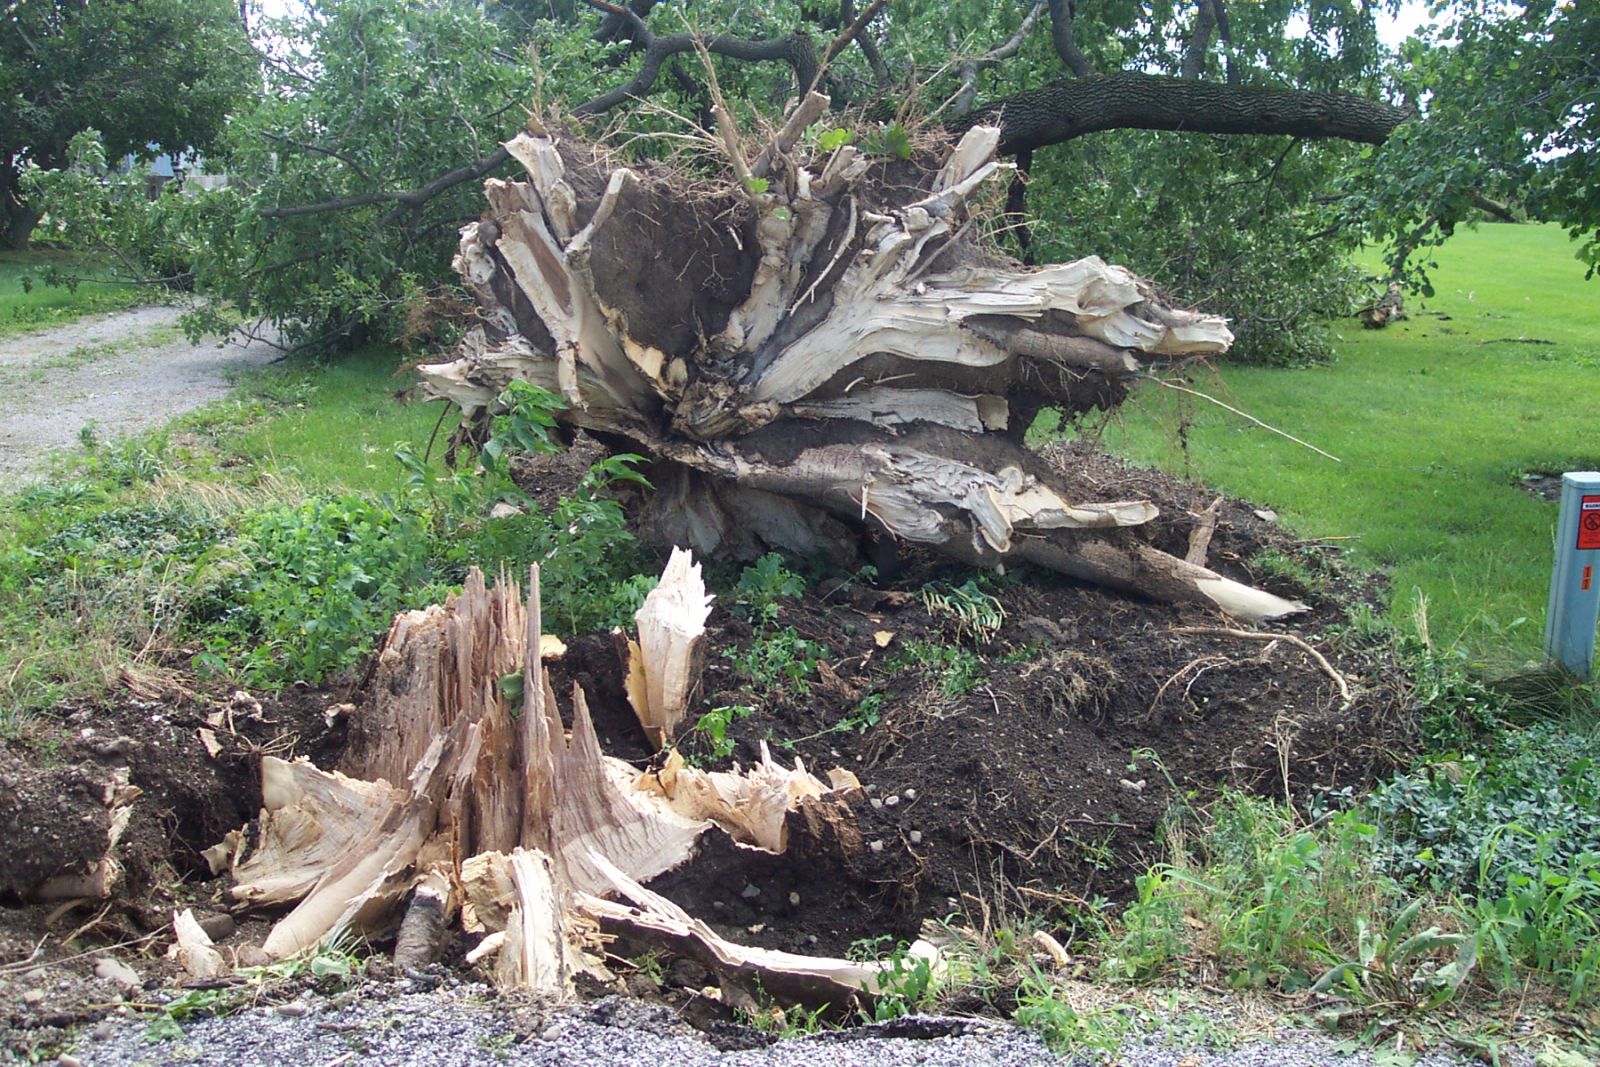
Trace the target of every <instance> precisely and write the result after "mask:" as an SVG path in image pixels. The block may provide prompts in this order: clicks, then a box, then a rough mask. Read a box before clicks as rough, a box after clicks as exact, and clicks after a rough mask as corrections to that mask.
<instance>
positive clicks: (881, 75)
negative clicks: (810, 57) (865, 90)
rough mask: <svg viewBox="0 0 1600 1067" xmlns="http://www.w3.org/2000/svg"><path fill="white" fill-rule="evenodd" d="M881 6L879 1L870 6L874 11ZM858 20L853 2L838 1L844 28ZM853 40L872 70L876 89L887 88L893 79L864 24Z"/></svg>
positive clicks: (848, 0)
mask: <svg viewBox="0 0 1600 1067" xmlns="http://www.w3.org/2000/svg"><path fill="white" fill-rule="evenodd" d="M881 6H882V0H879V3H876V4H873V5H872V9H873V10H874V11H876V10H877V9H878V8H879V7H881ZM858 18H859V16H858V15H857V14H856V5H855V0H839V19H840V21H841V22H843V23H844V24H845V25H846V26H854V25H855V23H856V21H857V20H858ZM855 39H856V44H857V45H859V46H860V48H861V54H862V55H863V56H865V57H866V60H867V66H869V67H871V68H872V77H873V79H874V80H876V81H877V83H878V88H880V89H885V88H888V86H889V83H890V82H891V81H893V78H891V77H890V75H889V64H887V63H885V62H884V61H883V53H882V52H880V51H878V42H877V41H874V40H873V39H872V35H871V34H870V33H867V32H866V24H865V23H863V24H862V26H861V29H860V30H858V31H857V32H856V34H855ZM829 58H832V56H829Z"/></svg>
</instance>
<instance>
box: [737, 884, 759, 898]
mask: <svg viewBox="0 0 1600 1067" xmlns="http://www.w3.org/2000/svg"><path fill="white" fill-rule="evenodd" d="M739 895H740V896H741V897H744V899H746V900H753V899H755V898H756V897H759V896H760V895H761V887H760V886H757V885H755V884H753V883H752V884H748V885H746V886H745V887H744V888H743V889H741V890H740V891H739Z"/></svg>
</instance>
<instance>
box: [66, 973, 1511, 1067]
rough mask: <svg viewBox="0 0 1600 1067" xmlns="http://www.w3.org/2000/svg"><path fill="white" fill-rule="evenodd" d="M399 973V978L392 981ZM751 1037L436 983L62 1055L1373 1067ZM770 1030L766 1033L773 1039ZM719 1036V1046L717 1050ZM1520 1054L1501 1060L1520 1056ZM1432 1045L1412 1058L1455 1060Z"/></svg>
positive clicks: (128, 1063) (940, 1029)
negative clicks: (429, 988)
mask: <svg viewBox="0 0 1600 1067" xmlns="http://www.w3.org/2000/svg"><path fill="white" fill-rule="evenodd" d="M400 984H401V983H396V985H397V986H398V985H400ZM752 1037H757V1038H759V1037H760V1035H758V1034H756V1033H755V1032H754V1031H750V1030H748V1029H746V1028H743V1027H739V1028H734V1029H731V1030H728V1031H724V1032H723V1033H721V1034H720V1035H716V1037H715V1038H714V1040H716V1042H717V1043H716V1044H713V1043H712V1040H708V1039H707V1037H706V1035H704V1034H701V1033H699V1032H697V1031H695V1030H692V1029H690V1028H689V1027H688V1026H687V1025H686V1024H684V1023H683V1022H682V1021H681V1020H679V1019H678V1018H677V1016H676V1015H675V1014H674V1013H673V1012H672V1011H670V1010H668V1009H666V1008H664V1007H661V1006H658V1005H649V1004H646V1003H644V1002H642V1001H635V1000H631V999H628V998H622V997H610V998H606V999H604V1000H600V1001H597V1002H594V1003H591V1004H588V1005H584V1006H579V1007H572V1008H566V1009H561V1010H551V1009H548V1008H545V1009H541V1008H540V1007H539V1006H537V1005H533V1004H529V1003H527V1002H525V1001H519V1000H515V999H510V998H507V999H500V998H498V997H497V996H496V995H495V994H494V993H493V992H492V991H491V990H489V989H486V988H484V987H482V986H472V985H462V986H458V987H456V988H453V989H451V988H446V989H440V990H437V991H434V992H428V993H417V992H401V991H400V990H399V989H398V988H396V989H393V990H392V991H388V992H380V991H379V990H376V989H371V988H370V987H369V990H368V992H367V993H365V994H355V995H351V994H346V995H345V996H344V997H342V998H334V999H333V1000H332V1001H329V1000H327V999H324V998H320V997H316V996H307V997H306V998H303V999H302V1000H299V1001H293V1002H290V1003H288V1004H283V1005H279V1006H277V1007H275V1008H269V1007H261V1008H257V1009H254V1010H247V1011H244V1012H241V1013H239V1014H236V1015H231V1016H227V1017H224V1018H212V1019H206V1020H203V1021H198V1022H193V1023H190V1024H188V1025H186V1026H185V1027H184V1032H183V1035H182V1036H181V1037H178V1036H168V1037H163V1038H159V1039H158V1038H156V1037H155V1035H153V1034H152V1033H151V1032H150V1031H149V1029H148V1024H147V1023H146V1022H144V1021H135V1020H132V1019H129V1020H124V1021H121V1022H112V1021H107V1022H105V1023H102V1024H100V1026H99V1027H97V1028H95V1029H94V1030H93V1031H92V1032H90V1033H89V1034H86V1035H85V1036H84V1037H83V1038H82V1039H81V1040H80V1041H79V1042H78V1043H77V1044H76V1045H75V1047H74V1048H73V1049H72V1051H71V1052H70V1053H69V1054H68V1055H67V1056H66V1057H64V1058H63V1060H64V1063H65V1064H66V1065H67V1067H72V1065H73V1064H81V1065H84V1067H135V1065H145V1064H150V1065H154V1064H162V1063H183V1064H186V1065H190V1067H252V1065H272V1067H281V1065H284V1064H305V1065H308V1067H343V1065H345V1064H349V1065H351V1067H380V1065H382V1067H391V1065H392V1067H413V1065H414V1067H468V1065H474V1064H496V1063H505V1064H540V1065H550V1067H555V1065H558V1064H573V1065H578V1064H583V1065H589V1064H594V1065H612V1064H615V1065H619V1067H621V1065H626V1067H641V1065H656V1067H857V1065H860V1067H880V1065H881V1067H912V1065H919V1067H980V1065H995V1067H1023V1065H1030V1067H1031V1065H1045V1064H1051V1065H1062V1067H1066V1065H1071V1067H1109V1065H1119V1067H1333V1065H1348V1067H1374V1065H1376V1064H1380V1063H1384V1062H1394V1061H1392V1060H1389V1061H1385V1060H1384V1059H1382V1058H1379V1057H1375V1056H1373V1055H1372V1054H1371V1053H1370V1052H1366V1051H1361V1052H1357V1053H1355V1054H1353V1055H1352V1054H1348V1053H1346V1052H1345V1051H1344V1050H1342V1049H1341V1048H1340V1047H1339V1046H1338V1045H1337V1043H1336V1042H1334V1041H1332V1040H1330V1039H1329V1038H1327V1037H1325V1036H1323V1035H1321V1034H1316V1033H1310V1032H1305V1031H1284V1032H1283V1033H1281V1034H1279V1035H1278V1036H1277V1039H1276V1040H1272V1041H1255V1042H1253V1043H1250V1044H1246V1045H1243V1046H1240V1047H1238V1048H1232V1049H1212V1048H1205V1047H1201V1046H1195V1045H1182V1044H1171V1043H1169V1042H1167V1041H1166V1040H1165V1039H1163V1038H1162V1037H1161V1036H1160V1035H1159V1034H1150V1035H1145V1036H1143V1037H1139V1038H1135V1039H1133V1040H1130V1041H1128V1042H1126V1043H1125V1044H1124V1045H1123V1046H1122V1047H1121V1048H1120V1049H1119V1050H1117V1052H1115V1053H1111V1054H1107V1053H1106V1052H1103V1051H1091V1052H1081V1053H1078V1054H1076V1055H1067V1056H1061V1055H1057V1054H1055V1053H1052V1052H1051V1051H1050V1050H1049V1049H1048V1048H1046V1047H1045V1045H1044V1044H1043V1043H1042V1042H1041V1041H1040V1040H1039V1039H1038V1037H1036V1036H1035V1035H1033V1034H1032V1033H1030V1032H1028V1031H1026V1030H1020V1029H1018V1028H1016V1027H1013V1026H1010V1025H1008V1024H1005V1023H1000V1022H992V1021H986V1020H974V1019H937V1018H920V1017H911V1018H907V1019H900V1020H896V1021H894V1022H892V1023H887V1024H879V1025H877V1026H867V1027H861V1028H858V1029H854V1030H845V1031H836V1032H824V1033H820V1034H816V1035H813V1036H810V1037H802V1038H790V1039H787V1040H783V1041H777V1042H775V1043H771V1044H765V1047H754V1048H751V1047H738V1046H748V1045H750V1044H753V1043H754V1044H762V1043H764V1042H760V1041H757V1042H752V1041H751V1038H752ZM768 1040H770V1039H768ZM717 1044H721V1045H723V1046H724V1047H723V1048H718V1047H717ZM1530 1059H1531V1058H1530V1057H1526V1056H1522V1055H1517V1056H1511V1057H1508V1058H1507V1062H1508V1063H1512V1064H1517V1063H1520V1064H1528V1063H1529V1061H1530ZM1462 1062H1463V1061H1461V1060H1459V1059H1456V1058H1454V1057H1451V1056H1445V1055H1439V1054H1432V1055H1428V1056H1426V1057H1423V1058H1422V1059H1420V1060H1417V1061H1416V1067H1456V1065H1459V1064H1461V1063H1462Z"/></svg>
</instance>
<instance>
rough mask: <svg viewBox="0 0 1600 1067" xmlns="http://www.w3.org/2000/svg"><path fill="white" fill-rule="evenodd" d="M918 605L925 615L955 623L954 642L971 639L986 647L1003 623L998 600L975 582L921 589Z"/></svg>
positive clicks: (979, 583)
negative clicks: (920, 598) (925, 612)
mask: <svg viewBox="0 0 1600 1067" xmlns="http://www.w3.org/2000/svg"><path fill="white" fill-rule="evenodd" d="M922 604H923V606H924V607H925V608H927V611H928V614H929V615H932V616H934V617H935V618H941V617H942V618H947V619H952V620H954V621H955V624H956V639H957V640H961V639H962V638H971V639H972V640H973V641H974V642H976V643H978V644H987V643H988V642H990V641H992V640H994V637H995V635H996V634H998V633H999V632H1000V628H1001V627H1002V626H1004V625H1005V621H1006V612H1005V608H1004V607H1002V606H1001V604H1000V599H999V598H998V597H996V596H995V595H994V594H993V593H990V592H989V591H988V590H986V589H984V588H983V586H982V585H981V579H979V578H969V579H967V580H966V581H965V582H962V583H961V584H960V585H955V586H952V585H939V584H935V583H930V584H928V585H925V586H923V587H922Z"/></svg>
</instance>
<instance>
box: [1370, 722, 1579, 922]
mask: <svg viewBox="0 0 1600 1067" xmlns="http://www.w3.org/2000/svg"><path fill="white" fill-rule="evenodd" d="M1597 757H1600V739H1597V738H1596V737H1594V736H1593V735H1592V734H1588V733H1581V732H1573V731H1572V730H1570V729H1567V728H1565V727H1564V726H1562V725H1560V724H1556V723H1543V724H1538V725H1535V726H1532V727H1529V728H1527V729H1523V730H1508V731H1505V732H1503V733H1501V734H1499V735H1498V736H1497V737H1496V738H1495V739H1494V740H1493V741H1492V742H1491V743H1490V744H1489V746H1488V747H1487V749H1486V750H1485V751H1484V752H1482V753H1481V754H1479V753H1471V752H1468V753H1465V754H1462V755H1455V756H1448V757H1445V758H1437V759H1434V760H1433V761H1431V762H1429V763H1428V764H1426V765H1424V766H1422V767H1421V768H1419V769H1418V770H1416V771H1414V772H1412V773H1410V774H1403V775H1400V776H1398V777H1396V778H1394V779H1393V780H1391V781H1389V782H1386V783H1384V784H1382V785H1380V786H1379V787H1378V788H1377V789H1376V790H1374V792H1373V793H1372V795H1371V797H1369V798H1367V799H1366V800H1365V801H1364V802H1363V803H1364V804H1365V805H1366V806H1367V808H1368V809H1370V811H1371V812H1372V817H1373V819H1374V820H1375V821H1376V822H1377V823H1378V825H1379V826H1380V827H1381V828H1382V831H1383V833H1382V837H1381V839H1380V857H1379V858H1380V862H1381V863H1382V865H1383V868H1384V869H1385V870H1387V871H1388V872H1390V873H1391V874H1393V875H1394V876H1395V877H1397V878H1400V879H1402V880H1403V881H1405V882H1406V883H1408V884H1410V885H1413V886H1416V887H1418V888H1419V889H1425V890H1429V891H1432V892H1438V893H1463V894H1466V895H1468V896H1476V895H1478V894H1480V893H1485V892H1487V893H1493V892H1496V891H1497V890H1498V888H1499V887H1500V886H1502V885H1503V884H1504V882H1505V879H1506V877H1507V875H1510V874H1514V875H1517V876H1519V877H1529V878H1539V877H1540V872H1541V871H1543V870H1549V869H1557V870H1565V869H1567V868H1569V867H1570V866H1572V865H1573V864H1574V863H1576V862H1577V861H1578V860H1579V858H1580V857H1582V856H1584V855H1586V854H1591V853H1593V854H1600V760H1597ZM1512 828H1514V829H1512ZM1486 861H1487V862H1486Z"/></svg>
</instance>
